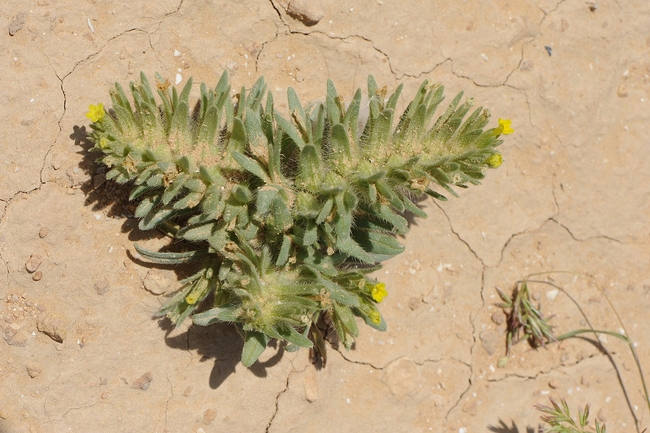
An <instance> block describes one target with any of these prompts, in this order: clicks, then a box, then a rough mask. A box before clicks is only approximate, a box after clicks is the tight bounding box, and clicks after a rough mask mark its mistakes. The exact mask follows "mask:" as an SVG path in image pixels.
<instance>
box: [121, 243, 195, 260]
mask: <svg viewBox="0 0 650 433" xmlns="http://www.w3.org/2000/svg"><path fill="white" fill-rule="evenodd" d="M133 246H134V247H135V250H136V251H137V252H138V254H140V255H141V256H142V257H144V258H145V259H147V260H149V261H151V262H154V263H158V264H161V265H180V264H184V263H192V262H196V261H199V260H202V259H204V258H205V257H206V253H205V252H203V251H186V252H182V253H174V252H159V251H150V250H148V249H146V248H142V247H141V246H139V245H138V244H136V243H134V244H133Z"/></svg>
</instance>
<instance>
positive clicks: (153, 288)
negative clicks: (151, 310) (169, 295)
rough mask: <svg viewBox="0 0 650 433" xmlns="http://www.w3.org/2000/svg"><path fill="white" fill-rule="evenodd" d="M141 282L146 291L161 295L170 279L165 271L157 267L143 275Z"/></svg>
mask: <svg viewBox="0 0 650 433" xmlns="http://www.w3.org/2000/svg"><path fill="white" fill-rule="evenodd" d="M142 284H143V285H144V288H145V289H146V290H147V291H149V292H151V293H153V294H154V295H162V294H163V293H166V292H167V290H168V289H169V287H170V286H171V284H172V280H171V278H169V277H168V275H167V273H166V272H164V271H161V270H159V269H152V270H151V271H149V272H148V273H147V276H146V277H144V281H143V282H142Z"/></svg>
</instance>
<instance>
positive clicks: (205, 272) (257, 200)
mask: <svg viewBox="0 0 650 433" xmlns="http://www.w3.org/2000/svg"><path fill="white" fill-rule="evenodd" d="M129 88H130V94H131V95H130V97H129V96H127V93H126V92H125V90H124V89H123V88H122V86H120V85H119V84H116V85H115V88H114V89H113V90H112V91H111V92H110V95H111V100H112V108H111V109H110V110H108V111H106V110H105V109H104V106H103V105H102V104H98V105H91V107H90V111H89V112H88V114H87V116H88V118H89V119H90V120H91V121H92V124H91V128H92V130H93V132H92V134H91V139H92V140H93V141H94V143H95V147H94V150H96V151H99V152H101V153H102V156H101V157H100V158H99V162H100V163H102V164H104V165H106V166H107V167H109V168H110V171H108V173H107V176H106V177H107V179H113V180H114V181H116V182H118V183H120V184H127V183H128V185H130V186H131V187H132V190H131V195H130V199H131V200H134V201H137V202H138V203H139V204H138V206H137V209H136V210H135V216H136V217H137V218H139V219H140V225H139V227H140V229H142V230H151V229H154V228H163V229H164V230H165V231H166V233H169V234H171V235H172V236H173V237H174V238H175V239H177V240H181V241H186V242H187V243H189V245H190V246H189V247H188V248H189V251H185V252H155V251H148V250H145V249H143V248H142V247H140V246H138V245H136V249H137V251H138V252H139V253H140V255H141V256H142V257H143V258H145V259H147V260H150V261H152V262H155V263H163V264H181V263H189V262H194V263H198V264H199V267H200V269H199V271H198V272H197V273H196V274H194V275H193V276H191V277H189V278H187V279H185V280H183V281H182V284H183V286H182V287H181V288H180V290H179V291H178V292H177V293H176V294H175V295H174V296H172V297H171V298H170V299H169V300H168V301H167V303H166V304H165V305H163V307H162V308H161V310H160V311H159V312H158V313H157V316H167V317H169V318H170V319H171V321H172V322H173V323H174V324H176V325H178V324H180V323H182V322H183V321H184V320H185V319H187V318H188V317H191V318H192V321H193V322H194V323H195V324H198V325H210V324H211V323H215V322H227V323H233V324H234V325H235V326H236V328H237V329H238V330H239V332H240V333H241V335H242V337H243V339H244V348H243V353H242V362H243V364H244V365H246V366H250V365H252V364H253V363H254V362H255V361H256V360H257V359H258V357H259V356H260V355H261V353H262V352H263V351H264V349H265V347H266V346H267V344H268V343H269V341H270V340H271V339H277V340H280V341H284V342H286V343H287V344H288V347H287V348H288V349H289V350H293V349H296V348H298V347H307V348H312V347H313V344H314V342H317V343H318V347H317V349H318V351H319V352H322V350H323V348H324V346H323V344H322V340H323V338H322V335H320V334H321V331H319V328H318V327H317V326H316V323H317V322H318V321H319V320H321V319H323V320H325V321H326V322H327V323H329V324H331V325H332V326H333V328H334V329H335V331H336V334H337V336H338V339H339V341H340V342H341V343H342V344H343V345H344V346H345V347H346V348H349V347H350V346H351V344H352V342H353V341H354V338H355V337H357V336H358V335H359V329H358V327H357V320H356V318H361V319H362V320H363V321H364V322H365V323H366V324H368V325H369V326H371V327H373V328H375V329H378V330H385V329H386V322H385V320H384V318H383V317H382V315H381V313H380V312H379V309H378V304H379V303H380V302H381V301H382V300H383V299H384V298H385V297H386V295H387V294H388V292H387V289H386V287H385V285H384V284H383V283H381V282H377V281H376V280H375V279H374V278H372V277H370V276H369V274H370V273H371V272H372V271H376V270H378V269H380V268H381V264H380V263H381V262H382V261H384V260H387V259H389V258H391V257H394V256H396V255H398V254H400V253H401V252H402V251H404V247H403V246H402V245H401V244H400V243H399V242H398V241H397V239H396V238H395V235H396V234H400V235H404V234H406V233H407V232H408V231H409V225H408V223H407V219H406V218H405V217H404V213H407V212H408V213H411V214H414V215H416V216H418V217H422V218H424V217H426V213H425V212H423V211H422V210H421V209H420V208H419V207H418V206H417V202H418V200H419V199H420V198H421V197H423V196H426V195H429V196H431V197H434V198H436V199H439V200H445V199H446V198H445V196H444V195H443V194H442V192H445V191H446V192H447V193H449V194H452V195H455V192H454V190H453V187H461V188H465V187H467V185H469V184H478V183H480V180H481V179H482V178H483V177H484V176H485V173H486V171H487V170H488V169H489V168H496V167H498V166H499V165H501V162H502V159H501V155H500V153H499V152H498V151H497V150H496V147H497V146H498V145H500V144H501V143H502V140H501V139H500V137H501V136H502V135H505V134H509V133H511V132H513V130H512V128H511V126H510V121H509V120H503V119H499V122H498V124H497V125H496V126H495V127H492V128H487V125H488V121H489V119H490V113H489V112H488V111H487V110H484V109H483V108H481V107H479V108H477V109H474V110H473V111H471V112H470V109H471V108H472V105H473V100H472V99H468V100H465V101H464V102H463V101H462V93H461V94H459V95H457V96H456V97H455V98H454V99H453V100H452V101H451V103H450V104H449V105H448V106H447V108H446V109H445V110H444V112H442V114H440V115H438V116H437V117H436V116H435V113H436V111H437V108H438V107H439V106H440V104H441V103H442V101H443V99H444V98H443V88H442V86H439V85H431V84H429V83H428V82H427V81H425V82H424V83H422V85H421V86H420V88H419V89H418V90H417V92H416V94H415V97H414V98H413V99H412V100H411V102H410V103H409V104H408V106H407V107H406V110H405V111H404V112H403V113H401V114H400V115H397V113H396V109H397V105H398V101H399V100H400V96H401V92H402V86H401V85H400V86H399V87H398V88H397V89H396V90H395V91H394V92H393V93H392V94H390V95H388V94H387V90H386V87H383V88H379V87H378V86H377V83H376V82H375V79H374V78H373V77H372V76H370V77H369V78H368V88H367V98H365V99H364V98H362V92H361V90H358V91H357V92H356V93H355V94H354V97H353V98H352V99H351V100H350V103H349V104H346V103H344V99H343V97H341V96H340V95H339V94H338V93H337V91H336V89H335V87H334V84H333V83H332V82H331V81H328V83H327V94H326V97H325V102H323V103H318V104H312V105H307V106H304V105H303V104H302V103H301V102H300V100H299V99H298V96H297V95H296V93H295V92H294V90H293V89H291V88H289V90H288V92H287V96H288V105H289V113H288V115H282V114H280V113H278V112H276V111H275V107H274V103H273V97H272V93H271V92H267V91H266V83H265V82H264V80H263V79H261V78H260V79H259V80H258V81H257V82H256V83H255V85H254V86H253V87H252V88H251V89H248V90H247V89H245V88H242V89H241V91H240V92H239V93H237V94H236V95H234V97H233V96H232V93H231V87H230V84H229V82H228V76H227V74H226V73H225V72H224V74H223V75H222V77H221V79H220V80H219V82H218V84H217V85H216V87H215V88H213V89H209V88H208V87H207V86H206V85H205V84H202V85H201V86H200V95H199V98H198V101H197V102H196V103H195V104H191V103H190V93H191V92H192V90H193V89H194V87H193V85H192V80H189V81H188V82H187V84H186V85H185V86H184V87H183V89H182V90H180V92H179V91H177V90H176V88H173V87H171V86H170V85H169V83H168V82H167V81H165V80H163V79H162V77H160V76H157V83H156V85H155V86H154V88H153V89H152V87H151V86H150V84H149V80H148V79H147V77H146V76H145V75H144V74H141V76H140V82H139V83H131V84H130V86H129ZM362 112H367V113H368V115H367V118H364V117H363V116H361V114H360V113H362ZM468 114H469V115H468ZM208 299H209V304H210V305H206V302H208V301H206V300H208ZM204 301H206V302H204ZM199 305H202V307H201V309H199V310H197V308H198V307H199ZM206 307H207V310H206V309H205V308H206ZM201 310H204V311H201ZM198 311H200V312H198Z"/></svg>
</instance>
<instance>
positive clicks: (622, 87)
mask: <svg viewBox="0 0 650 433" xmlns="http://www.w3.org/2000/svg"><path fill="white" fill-rule="evenodd" d="M616 94H617V95H618V97H619V98H625V97H627V86H625V84H621V85H620V86H618V90H617V91H616Z"/></svg>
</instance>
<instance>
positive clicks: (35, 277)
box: [32, 271, 43, 281]
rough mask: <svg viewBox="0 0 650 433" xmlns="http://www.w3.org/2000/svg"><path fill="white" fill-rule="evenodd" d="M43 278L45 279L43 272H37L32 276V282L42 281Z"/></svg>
mask: <svg viewBox="0 0 650 433" xmlns="http://www.w3.org/2000/svg"><path fill="white" fill-rule="evenodd" d="M42 278H43V272H41V271H36V272H34V275H32V280H34V281H41V279H42Z"/></svg>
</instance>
